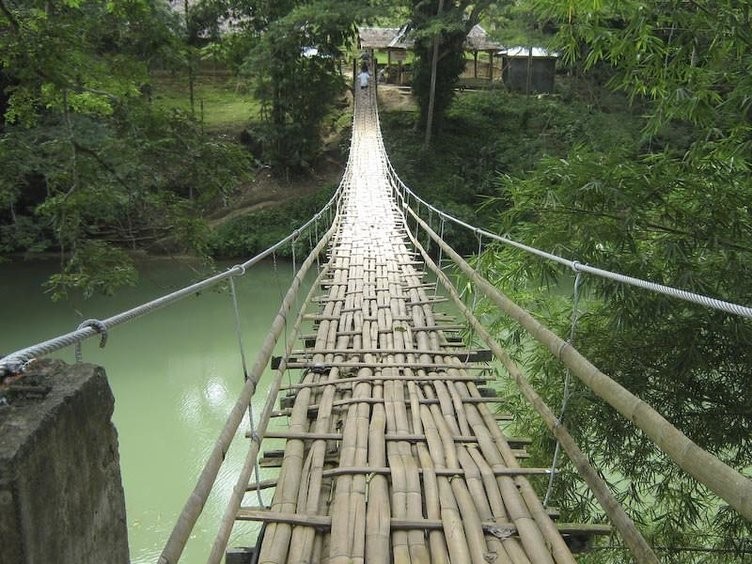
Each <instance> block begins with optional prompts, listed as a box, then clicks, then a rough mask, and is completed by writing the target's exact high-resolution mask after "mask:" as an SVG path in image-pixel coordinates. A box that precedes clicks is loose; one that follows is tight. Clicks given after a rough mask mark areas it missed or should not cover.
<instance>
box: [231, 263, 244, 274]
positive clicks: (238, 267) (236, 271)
mask: <svg viewBox="0 0 752 564" xmlns="http://www.w3.org/2000/svg"><path fill="white" fill-rule="evenodd" d="M230 272H232V273H233V276H245V266H243V265H242V264H236V265H235V266H233V267H232V268H231V269H230Z"/></svg>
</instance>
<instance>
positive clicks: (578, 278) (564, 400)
mask: <svg viewBox="0 0 752 564" xmlns="http://www.w3.org/2000/svg"><path fill="white" fill-rule="evenodd" d="M572 269H573V270H574V271H575V272H576V275H575V278H574V290H573V295H572V325H571V326H570V328H569V338H567V340H566V341H565V342H564V344H563V345H562V346H561V349H563V348H564V347H566V346H571V345H572V344H574V335H575V330H576V329H577V319H578V318H579V312H578V310H577V309H578V305H579V303H580V283H581V282H582V272H581V271H580V269H579V263H577V262H575V263H574V264H573V265H572ZM559 356H561V350H560V351H559ZM571 395H572V373H571V371H570V370H569V368H567V369H566V370H565V372H564V390H563V391H562V397H561V409H560V410H559V417H558V419H557V423H556V424H557V425H561V424H563V422H564V415H565V414H566V411H567V404H568V403H569V398H570V396H571ZM560 455H561V443H560V442H559V441H558V440H557V441H556V448H555V449H554V456H553V458H552V459H551V470H550V473H549V476H548V487H547V488H546V495H545V496H544V497H543V507H548V502H549V500H550V498H551V493H552V492H553V489H554V480H555V477H556V469H557V466H558V465H559V456H560Z"/></svg>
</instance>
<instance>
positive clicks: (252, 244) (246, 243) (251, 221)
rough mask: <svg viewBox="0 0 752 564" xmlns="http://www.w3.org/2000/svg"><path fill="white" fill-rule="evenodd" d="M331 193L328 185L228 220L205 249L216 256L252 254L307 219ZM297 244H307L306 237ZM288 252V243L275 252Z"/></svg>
mask: <svg viewBox="0 0 752 564" xmlns="http://www.w3.org/2000/svg"><path fill="white" fill-rule="evenodd" d="M333 193H334V188H329V189H326V190H322V191H320V192H319V193H318V194H316V195H315V196H311V197H307V198H300V199H296V200H294V201H292V202H290V203H287V204H283V205H280V206H276V207H274V208H269V209H265V210H260V211H257V212H253V213H249V214H247V215H243V216H240V217H237V218H234V219H232V220H230V221H227V222H225V223H223V224H221V225H220V226H219V227H218V228H216V229H214V230H213V231H212V233H211V235H210V237H209V241H208V251H209V253H210V254H211V255H212V256H214V257H216V258H248V257H252V256H254V255H256V254H258V253H260V252H261V251H263V250H265V249H268V248H269V247H271V246H272V245H274V244H275V243H276V242H277V241H280V240H281V239H283V238H284V237H286V236H287V235H289V234H290V233H292V232H293V231H295V230H296V229H298V228H299V227H300V226H301V225H303V224H304V223H306V222H307V221H308V220H309V219H311V217H313V216H314V215H315V214H316V213H317V212H318V211H319V210H320V209H321V208H322V207H323V206H324V204H326V202H328V201H329V199H330V198H331V197H332V195H333ZM315 242H316V241H315V240H314V243H315ZM299 244H302V245H303V247H306V245H307V244H308V240H307V238H306V237H303V238H302V240H301V242H300V243H299ZM298 252H299V251H298ZM291 254H292V252H291V248H290V247H289V246H288V247H283V248H282V249H280V251H279V252H278V253H277V255H278V256H281V257H288V256H291Z"/></svg>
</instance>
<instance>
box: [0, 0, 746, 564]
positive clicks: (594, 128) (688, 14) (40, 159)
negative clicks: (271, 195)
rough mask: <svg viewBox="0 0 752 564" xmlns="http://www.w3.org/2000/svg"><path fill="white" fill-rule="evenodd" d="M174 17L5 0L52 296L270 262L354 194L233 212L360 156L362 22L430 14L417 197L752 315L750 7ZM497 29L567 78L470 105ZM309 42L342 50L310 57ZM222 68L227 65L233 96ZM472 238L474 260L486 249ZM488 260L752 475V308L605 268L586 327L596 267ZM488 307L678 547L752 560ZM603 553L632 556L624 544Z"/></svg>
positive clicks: (524, 431)
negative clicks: (156, 258)
mask: <svg viewBox="0 0 752 564" xmlns="http://www.w3.org/2000/svg"><path fill="white" fill-rule="evenodd" d="M174 4H176V5H177V6H176V8H173V7H171V6H170V3H168V2H166V1H161V0H123V1H119V2H105V1H102V0H59V1H57V2H46V1H42V0H0V89H1V92H0V170H2V174H1V175H0V257H5V258H7V259H10V260H18V259H19V257H20V256H22V255H24V254H25V253H35V252H54V253H55V254H56V256H58V257H59V260H60V270H59V272H58V273H57V274H55V275H54V276H53V277H52V278H51V280H50V282H49V289H50V292H51V293H52V294H53V296H56V297H64V296H65V295H66V293H67V292H71V291H76V292H83V293H84V294H85V295H90V294H92V293H94V292H113V291H115V290H116V289H117V288H118V287H120V286H122V285H124V284H133V283H135V281H136V279H137V272H136V269H135V267H134V262H133V252H134V251H143V250H146V251H149V252H164V251H165V250H168V251H170V252H191V253H196V254H199V255H201V256H212V255H214V256H238V255H239V256H248V255H250V254H252V253H254V252H256V251H258V250H260V249H261V248H263V247H265V246H267V245H268V244H269V243H271V242H273V241H274V240H275V239H277V238H278V236H282V235H284V234H286V233H288V232H289V231H290V229H292V228H294V227H295V226H297V225H299V224H300V223H301V222H302V221H304V220H305V219H306V218H307V217H308V216H310V215H311V214H312V213H313V212H314V211H315V210H316V209H317V208H318V206H319V205H320V203H322V202H323V201H326V199H327V198H328V194H330V193H331V190H332V189H333V184H332V183H331V182H328V183H325V184H327V186H325V187H324V189H323V190H321V191H320V192H319V193H317V194H315V195H313V196H310V197H307V198H298V199H297V200H296V201H295V202H293V203H289V204H286V205H283V206H279V207H274V208H265V209H263V210H261V211H257V212H255V213H254V214H252V215H238V216H237V217H234V219H227V220H223V221H215V222H213V221H212V220H211V218H212V217H225V216H227V215H228V213H227V212H228V210H231V209H232V208H233V206H237V205H238V204H239V202H242V201H243V198H244V197H245V195H246V193H247V192H248V190H249V186H251V185H253V184H254V183H257V184H258V185H260V186H261V190H263V189H264V188H263V187H264V186H266V184H263V183H261V182H260V179H261V177H262V173H263V176H264V177H267V176H268V175H271V176H273V177H277V178H279V179H283V181H285V182H289V183H290V184H295V182H297V181H298V180H300V179H304V178H307V179H310V177H311V175H312V174H316V171H317V170H319V166H320V163H321V162H322V161H324V160H326V161H332V160H335V161H338V162H340V163H342V162H343V161H344V159H345V158H346V151H347V123H348V118H347V112H348V107H347V96H346V91H347V86H348V85H347V73H344V74H343V72H342V64H341V60H342V59H344V60H345V65H344V68H349V65H350V63H349V61H350V60H351V58H352V57H354V56H357V54H358V53H357V50H355V49H354V47H353V39H354V37H355V33H356V28H357V25H358V24H361V23H378V24H384V25H397V26H399V25H402V24H404V23H406V22H407V23H409V24H410V28H409V29H410V31H409V32H410V33H411V34H412V37H413V38H414V39H415V42H416V49H415V61H414V76H415V82H414V85H413V94H414V97H415V100H416V101H417V105H416V109H415V111H394V112H388V111H385V112H383V113H382V124H383V127H384V134H385V141H386V144H387V148H388V150H389V152H390V155H391V156H392V159H393V163H394V165H395V167H396V169H397V170H398V171H399V172H400V174H401V176H402V178H403V180H405V181H406V183H407V184H409V185H411V186H413V187H414V188H415V189H416V190H417V191H418V192H419V193H420V194H421V195H423V196H425V197H426V198H427V199H428V200H430V201H432V202H434V203H435V204H436V205H438V206H439V207H441V208H443V209H445V210H446V211H447V212H449V213H451V214H453V215H456V216H458V217H460V218H462V219H465V220H468V221H472V222H473V223H480V224H482V225H484V226H487V227H488V228H490V229H492V230H494V231H496V232H498V233H504V234H507V235H508V236H510V237H511V238H513V239H516V240H519V241H522V242H524V243H527V244H529V245H533V246H536V247H538V248H541V249H545V250H547V251H550V252H554V253H556V254H559V255H562V256H564V257H566V258H570V259H576V260H578V261H580V262H583V263H588V264H592V265H594V266H598V267H601V268H604V269H610V270H614V271H617V272H621V273H624V274H628V275H631V276H635V277H638V278H644V279H649V280H652V281H655V282H659V283H662V284H666V285H669V286H675V287H680V288H683V289H687V290H691V291H694V292H698V293H702V294H707V295H710V296H714V297H718V298H721V299H724V300H728V301H731V302H735V303H740V304H746V305H749V304H751V303H752V218H751V216H750V202H751V201H752V176H751V174H750V158H752V152H751V151H750V140H751V137H750V135H751V131H750V120H751V119H752V44H751V43H752V32H751V31H750V30H751V29H752V25H750V7H749V6H748V5H747V4H746V3H742V2H737V1H735V0H692V1H684V0H666V1H662V2H650V1H645V0H626V1H623V2H616V3H610V2H602V1H600V0H567V1H561V0H510V1H508V2H490V1H476V2H472V1H464V0H445V1H444V2H443V3H442V6H443V10H442V12H441V13H440V14H437V12H438V7H439V2H438V0H371V1H368V0H339V1H337V0H278V1H275V2H268V1H264V0H199V1H195V2H190V3H185V4H184V3H183V2H174ZM186 5H187V6H188V9H187V13H184V12H183V8H184V7H185V6H186ZM228 21H232V22H235V25H234V26H233V27H231V28H228V26H227V22H228ZM479 22H480V23H481V24H483V25H484V27H485V28H486V29H487V30H488V31H489V32H490V34H491V35H492V37H494V38H495V39H497V40H499V41H500V42H502V43H505V44H514V45H518V44H521V45H532V44H535V45H542V46H545V47H548V48H550V49H555V50H557V51H558V53H559V54H560V58H559V63H558V75H557V78H556V80H557V87H556V91H555V92H554V93H553V94H552V95H545V96H525V95H521V94H513V93H510V92H507V91H506V90H505V88H504V87H503V85H501V84H498V85H496V86H495V87H494V88H493V89H490V90H487V91H479V92H469V91H465V92H458V91H457V90H456V89H455V86H456V85H457V81H458V74H459V72H460V71H461V69H462V67H463V66H464V61H463V60H462V57H461V45H462V41H463V39H464V37H465V35H466V34H467V32H468V31H469V29H470V28H471V27H472V25H474V24H475V23H479ZM434 41H438V47H439V49H438V53H439V57H440V60H439V64H438V65H437V75H436V84H437V90H436V99H435V105H434V113H433V114H432V116H431V119H432V127H433V136H432V138H431V139H430V143H426V138H425V135H424V132H425V128H426V124H427V121H428V116H429V113H428V105H429V98H430V92H429V84H430V69H431V59H432V57H433V47H434ZM310 47H316V49H317V53H318V55H317V56H313V57H310V56H309V57H307V56H303V52H304V50H305V49H306V48H310ZM216 68H221V69H223V72H224V73H225V74H224V75H222V76H223V78H222V79H221V80H220V81H218V80H216V79H212V81H208V82H209V83H210V84H208V85H207V79H206V75H207V72H208V70H207V69H216ZM212 72H213V71H212ZM217 84H222V85H223V86H222V87H219V86H217ZM228 85H230V86H228ZM303 85H304V87H302V86H303ZM204 102H206V105H205V103H204ZM210 103H215V104H216V106H217V107H218V108H220V109H217V110H216V112H217V113H215V110H213V109H212V108H211V107H210V105H211V104H210ZM230 106H231V108H232V109H229V107H230ZM233 115H234V116H235V117H233ZM241 138H242V142H241ZM207 218H209V220H208V221H207ZM446 234H447V238H448V239H449V240H450V241H451V242H453V243H454V244H455V245H457V246H458V247H459V248H462V249H465V250H467V251H469V252H470V251H473V250H474V249H475V245H476V244H477V243H476V241H475V238H474V236H472V235H468V234H463V233H461V232H460V231H458V230H456V229H453V228H449V229H448V230H447V233H446ZM477 265H478V267H479V268H480V269H481V270H482V271H483V273H484V274H485V275H486V276H487V277H488V278H489V279H490V280H492V281H493V282H494V283H495V284H496V285H497V286H498V287H500V288H502V289H503V290H504V292H506V293H507V294H509V295H510V296H512V297H513V298H515V299H516V300H517V301H518V302H519V303H521V304H523V305H525V306H526V307H527V308H528V309H530V310H531V311H533V312H534V314H535V315H536V316H537V317H538V318H539V319H541V320H542V321H544V322H545V323H546V324H547V325H549V326H550V327H552V328H553V329H555V330H556V332H557V333H558V334H559V335H563V336H566V335H569V334H570V332H571V331H572V319H573V318H575V319H576V324H575V327H574V332H573V334H574V343H575V345H576V346H577V348H578V349H579V350H581V351H582V352H583V353H584V354H585V355H586V356H588V357H589V358H590V359H591V360H592V361H593V363H594V364H595V365H597V366H598V367H599V368H600V369H601V370H603V371H604V372H606V373H607V374H609V375H611V376H612V377H614V378H615V379H617V380H618V381H619V382H620V383H621V384H622V385H624V386H625V387H627V388H628V389H630V390H631V391H632V392H634V393H636V394H638V395H640V396H641V397H642V398H643V399H644V400H645V401H647V402H648V403H650V404H651V405H654V406H657V407H660V410H661V412H662V413H664V414H665V416H666V417H667V418H668V419H669V420H670V421H671V422H672V423H674V424H675V425H677V426H678V427H679V428H680V429H682V430H683V431H684V432H685V433H686V434H687V435H688V436H689V437H690V438H692V439H693V440H694V441H696V442H697V443H698V444H699V445H700V446H701V447H703V448H705V449H707V450H708V451H710V452H712V453H713V454H715V455H717V456H718V457H720V458H721V459H723V460H724V461H726V462H727V463H728V464H729V465H730V466H732V467H734V468H736V469H738V470H740V471H742V472H746V473H747V475H750V472H751V468H752V466H751V464H752V463H751V462H750V461H752V395H750V393H749V390H750V389H751V388H752V356H751V355H752V347H750V343H752V324H751V323H750V321H749V320H748V319H743V318H738V317H733V316H730V315H727V314H723V313H719V312H715V311H713V310H708V309H705V308H701V307H699V306H693V305H688V304H685V303H683V302H678V301H676V300H674V299H671V298H667V297H661V296H658V295H654V294H649V293H646V292H643V291H638V290H634V289H630V288H628V287H625V286H621V285H616V284H614V283H611V282H606V281H604V280H600V279H596V278H593V277H585V278H584V279H583V280H582V281H581V282H582V285H581V286H579V295H580V306H579V309H578V310H577V311H576V312H573V299H572V298H573V296H572V292H571V285H572V278H573V275H572V273H570V272H566V271H563V270H560V269H558V268H556V267H553V266H551V265H550V264H547V263H545V262H543V261H539V260H531V259H530V257H529V256H525V255H523V254H522V253H521V252H520V251H516V250H514V249H510V248H506V247H505V248H502V247H498V246H486V247H485V250H484V253H483V254H482V256H481V257H479V258H478V260H477ZM2 268H3V269H8V268H9V264H8V263H5V264H3V265H2ZM564 289H565V290H564ZM477 307H478V311H479V313H480V314H482V315H483V316H484V319H485V320H487V321H488V322H489V323H490V324H491V325H492V326H493V327H494V329H495V331H496V332H497V334H498V335H499V338H500V339H502V340H503V341H504V343H505V344H506V345H507V347H508V348H509V350H510V351H511V352H512V353H513V354H514V355H515V356H516V357H517V358H520V359H524V360H525V365H526V366H527V367H528V370H527V375H528V377H529V379H530V380H531V382H532V383H533V384H534V385H535V386H536V388H537V389H538V390H539V391H540V393H541V395H542V396H543V397H544V399H545V400H546V401H547V402H548V403H549V405H551V406H552V407H554V408H555V409H556V408H558V406H560V405H561V404H562V402H564V403H565V404H566V406H567V407H566V411H565V413H564V415H563V420H564V422H565V423H566V424H567V426H568V427H569V428H570V430H571V432H572V433H573V434H574V435H575V437H576V438H577V439H578V442H579V443H580V444H581V445H582V447H583V449H584V450H585V451H586V452H587V453H588V455H589V456H590V458H591V459H592V460H593V461H595V462H596V464H597V465H598V466H599V468H600V469H601V471H602V472H603V474H604V475H605V477H606V478H607V479H608V480H609V481H610V482H612V484H613V486H614V490H615V491H616V492H617V496H618V497H619V498H620V499H621V500H623V501H624V503H625V505H626V506H627V507H628V508H629V513H630V515H631V517H632V518H633V519H634V520H635V521H636V522H637V523H638V525H639V526H640V528H641V529H642V530H643V532H644V533H645V534H646V535H647V536H648V538H649V540H650V541H651V543H652V544H653V545H654V546H655V547H657V550H658V552H659V555H660V557H661V558H662V559H665V561H669V562H741V561H744V560H745V559H749V558H750V557H752V556H751V555H752V545H751V544H750V539H751V538H752V526H751V525H750V523H749V522H747V521H745V520H744V519H743V518H741V517H739V516H738V515H737V514H736V513H735V512H734V511H733V510H731V509H730V508H729V507H727V506H726V504H725V503H721V502H719V501H718V500H717V498H715V497H714V496H713V495H711V494H710V493H709V492H708V491H706V490H705V489H704V488H703V487H700V486H698V485H697V484H696V482H694V480H692V479H690V478H688V477H687V476H686V475H685V474H684V473H683V472H681V471H680V470H678V469H677V468H676V467H675V466H674V465H673V464H671V463H670V462H669V461H668V460H667V458H666V457H665V456H664V455H662V454H661V453H660V452H658V451H657V450H656V449H655V448H654V447H652V446H651V444H650V443H649V441H647V439H646V438H645V437H644V436H643V435H642V433H641V432H639V431H638V430H637V429H636V428H635V427H633V426H632V425H631V424H630V423H629V422H626V421H624V420H623V419H621V418H620V417H618V416H615V414H614V413H613V411H612V410H611V409H610V408H609V407H608V406H606V405H605V404H604V403H603V402H602V401H601V400H599V399H598V398H596V397H595V396H594V395H593V394H592V392H590V391H589V390H587V389H585V388H584V387H582V386H580V385H578V384H577V383H576V382H573V383H572V385H571V386H570V388H569V391H568V393H567V397H566V398H564V397H563V395H564V386H563V382H564V381H565V379H566V378H567V375H566V374H565V373H564V372H563V371H562V370H561V368H560V367H559V366H558V365H555V363H553V362H552V361H551V359H550V358H549V357H548V356H547V355H544V354H543V352H542V351H540V350H538V349H537V348H535V347H532V346H531V345H530V343H529V342H528V341H527V340H526V339H525V338H524V337H523V336H522V335H521V334H520V332H519V329H517V328H516V327H515V326H514V325H512V324H511V322H510V321H509V320H508V319H506V318H503V317H501V316H499V315H498V314H496V313H494V312H493V311H492V310H491V309H490V308H489V307H488V304H486V303H484V302H483V301H482V300H481V301H479V302H478V303H477ZM515 397H516V396H514V395H510V400H509V404H508V405H506V406H505V409H508V410H512V412H513V413H514V414H515V415H517V417H518V421H519V423H518V424H519V428H518V429H517V430H516V432H517V433H519V434H521V435H527V436H533V438H534V443H533V445H532V448H531V449H530V450H531V452H532V454H533V456H532V460H531V464H533V465H543V466H546V465H548V464H550V461H551V456H552V453H553V450H554V446H555V445H554V444H553V442H552V441H551V439H550V438H549V436H548V434H547V433H546V432H544V430H543V429H542V427H541V424H540V422H539V421H538V420H537V419H536V418H534V417H533V416H532V415H531V413H530V411H529V410H528V409H527V408H526V407H525V405H523V403H522V402H521V400H517V399H514V398H515ZM539 485H540V486H541V488H543V489H545V484H539ZM552 500H553V502H554V504H555V505H556V506H558V507H559V508H560V510H561V513H562V520H565V521H578V520H584V521H599V520H602V519H603V515H602V512H601V510H600V509H599V508H598V507H596V505H595V503H594V501H593V498H592V496H591V495H590V494H589V493H588V492H586V491H583V490H582V488H581V487H580V486H578V482H577V480H575V479H573V469H572V467H571V465H570V464H569V463H568V462H567V461H566V460H564V461H562V463H561V465H560V475H559V478H558V479H557V480H556V481H555V482H554V491H553V494H552ZM585 559H586V560H587V561H593V562H596V561H597V562H629V561H630V557H629V555H628V553H626V552H625V551H624V550H623V548H622V547H621V545H620V544H619V539H618V538H613V539H611V540H610V541H609V544H608V545H604V546H601V547H599V549H598V550H596V551H594V552H593V553H591V554H590V555H588V556H586V557H585Z"/></svg>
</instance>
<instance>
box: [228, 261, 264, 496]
mask: <svg viewBox="0 0 752 564" xmlns="http://www.w3.org/2000/svg"><path fill="white" fill-rule="evenodd" d="M236 268H238V269H239V274H238V276H243V275H244V274H245V267H243V266H237V267H236ZM229 280H230V295H231V296H232V307H233V310H234V311H235V335H236V336H237V338H238V349H239V350H240V361H241V364H242V367H243V382H245V381H246V380H248V363H247V362H246V358H245V347H244V346H243V332H242V329H241V325H240V308H239V307H238V294H237V292H236V291H235V277H234V276H230V278H229ZM248 422H249V423H250V427H251V428H250V431H251V433H250V437H251V440H252V441H256V443H257V444H258V445H259V452H260V451H261V437H259V434H258V433H257V432H256V425H255V423H254V421H253V401H249V402H248ZM254 472H255V473H256V482H260V481H261V467H260V466H259V461H258V455H257V456H256V460H255V461H254ZM256 497H257V498H258V503H259V507H264V500H263V498H262V497H261V488H256Z"/></svg>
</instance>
